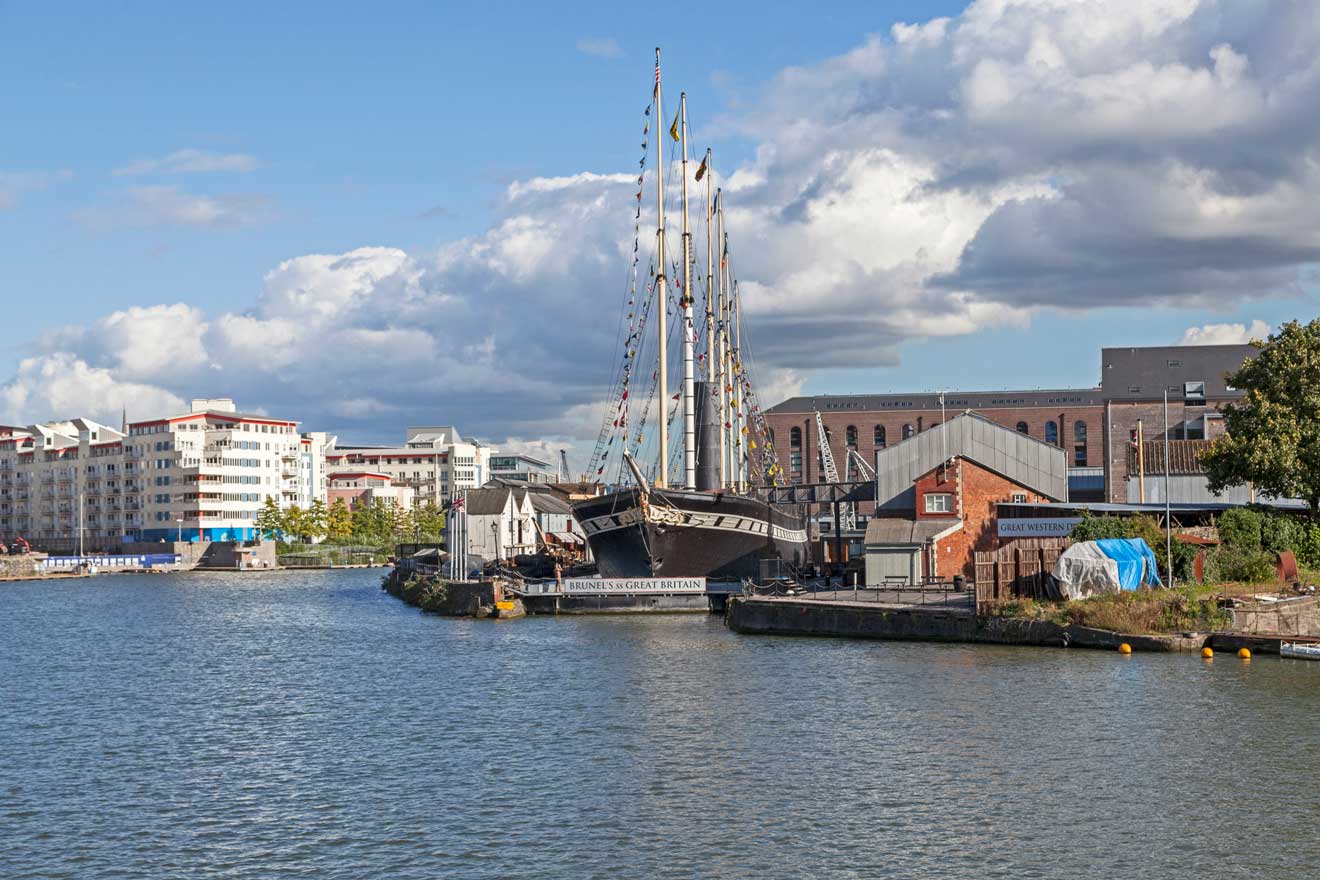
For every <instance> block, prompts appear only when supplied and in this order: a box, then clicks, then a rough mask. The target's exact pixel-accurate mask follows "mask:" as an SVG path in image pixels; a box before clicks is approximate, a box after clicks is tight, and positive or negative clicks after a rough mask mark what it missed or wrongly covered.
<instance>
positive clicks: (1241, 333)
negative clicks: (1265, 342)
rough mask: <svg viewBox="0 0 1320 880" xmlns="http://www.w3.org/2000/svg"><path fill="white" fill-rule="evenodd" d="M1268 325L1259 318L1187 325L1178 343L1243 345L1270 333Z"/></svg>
mask: <svg viewBox="0 0 1320 880" xmlns="http://www.w3.org/2000/svg"><path fill="white" fill-rule="evenodd" d="M1270 332H1271V330H1270V325H1269V324H1267V323H1265V322H1264V321H1261V320H1259V319H1257V320H1255V321H1252V322H1251V324H1250V325H1247V324H1203V325H1201V326H1200V327H1188V328H1187V330H1186V331H1185V332H1184V333H1183V335H1182V339H1180V340H1178V344H1179V345H1243V344H1245V343H1248V342H1253V341H1256V340H1261V339H1264V338H1265V337H1267V336H1269V335H1270Z"/></svg>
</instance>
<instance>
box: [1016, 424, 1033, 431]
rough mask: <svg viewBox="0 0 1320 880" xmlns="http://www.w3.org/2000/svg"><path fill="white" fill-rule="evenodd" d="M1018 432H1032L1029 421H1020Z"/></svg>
mask: <svg viewBox="0 0 1320 880" xmlns="http://www.w3.org/2000/svg"><path fill="white" fill-rule="evenodd" d="M1017 432H1018V433H1019V434H1030V433H1031V429H1030V428H1028V427H1027V423H1026V422H1018V423H1017Z"/></svg>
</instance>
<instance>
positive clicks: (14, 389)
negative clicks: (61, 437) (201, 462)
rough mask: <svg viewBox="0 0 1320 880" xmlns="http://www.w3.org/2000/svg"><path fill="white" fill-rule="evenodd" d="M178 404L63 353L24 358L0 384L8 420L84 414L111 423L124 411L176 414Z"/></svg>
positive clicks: (0, 412) (0, 410) (0, 415)
mask: <svg viewBox="0 0 1320 880" xmlns="http://www.w3.org/2000/svg"><path fill="white" fill-rule="evenodd" d="M183 405H184V404H183V401H182V400H181V399H180V398H179V397H177V396H175V395H174V394H171V393H170V392H168V391H166V390H164V389H163V388H159V387H157V386H154V385H148V384H141V383H136V382H125V381H122V380H120V379H119V378H117V377H116V376H115V374H114V373H113V372H112V371H111V370H107V369H102V368H96V367H92V366H89V365H88V364H87V363H86V362H84V361H82V360H81V359H79V358H78V357H76V356H75V355H72V354H70V353H68V352H56V353H54V354H49V355H41V356H38V357H31V358H25V359H24V360H22V361H20V362H19V365H18V371H17V373H16V374H15V375H14V377H13V378H12V379H10V380H9V381H8V382H6V383H5V384H3V385H0V419H2V420H3V421H5V422H7V423H9V424H30V423H32V422H41V421H47V420H50V419H58V418H70V417H73V416H87V417H88V418H92V419H95V420H97V421H101V422H105V423H106V424H110V425H115V426H117V425H118V424H119V419H120V417H121V415H122V414H123V411H124V410H125V409H127V410H128V413H129V418H135V417H141V416H154V415H161V414H164V413H176V412H181V411H182V407H183Z"/></svg>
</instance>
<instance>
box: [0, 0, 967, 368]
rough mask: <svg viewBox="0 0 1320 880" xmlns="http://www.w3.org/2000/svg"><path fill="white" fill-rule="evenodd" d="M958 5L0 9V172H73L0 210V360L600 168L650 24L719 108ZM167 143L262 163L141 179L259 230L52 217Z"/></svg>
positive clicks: (439, 228) (678, 72)
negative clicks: (4, 303) (298, 260)
mask: <svg viewBox="0 0 1320 880" xmlns="http://www.w3.org/2000/svg"><path fill="white" fill-rule="evenodd" d="M956 6H957V5H956V4H952V3H936V4H914V3H897V4H869V3H866V4H864V3H858V4H838V6H837V8H835V9H833V10H832V11H831V12H830V13H828V14H825V15H821V14H819V12H818V11H816V10H813V9H811V8H809V7H805V6H803V5H802V4H797V3H770V4H762V3H756V4H714V5H713V6H712V8H711V10H710V22H709V27H705V28H702V27H697V26H696V22H695V21H692V22H691V25H692V26H691V27H689V28H686V29H683V30H680V29H679V28H677V27H671V28H670V29H669V31H668V32H648V31H647V29H646V28H645V26H644V25H645V19H646V16H645V15H642V14H640V12H639V14H638V15H636V16H634V19H635V20H634V21H633V22H632V27H631V32H630V33H624V32H621V31H617V30H613V29H611V28H609V27H598V26H597V25H598V24H600V25H604V24H605V23H607V22H609V23H612V22H616V21H618V20H619V19H620V15H619V8H618V6H617V4H612V3H594V4H574V5H573V6H572V7H571V8H566V7H562V6H558V5H555V4H538V3H513V4H509V3H475V4H474V3H390V4H380V5H378V4H362V3H326V4H322V3H317V4H304V3H289V4H265V3H262V4H255V3H236V4H191V3H186V4H164V3H159V4H148V3H139V4H114V5H110V4H95V3H70V4H58V5H57V4H0V46H2V47H3V52H0V77H2V78H3V83H4V85H3V86H0V89H2V90H3V91H2V92H0V95H2V97H0V106H2V107H3V113H4V117H5V119H6V126H5V127H6V129H7V130H8V131H9V132H10V136H9V137H7V138H6V139H5V141H6V142H5V144H4V145H3V147H2V148H0V149H2V150H3V152H0V156H3V165H2V167H0V170H3V171H7V172H15V171H17V172H27V173H38V174H39V173H55V172H60V171H71V172H72V174H73V177H72V178H71V179H69V180H67V181H62V182H59V183H52V184H51V185H49V187H48V188H47V189H45V190H43V191H41V192H40V193H34V194H31V195H25V196H24V197H23V203H24V204H23V210H22V211H21V212H19V211H9V212H4V213H0V263H3V266H0V284H2V285H3V288H4V289H5V290H7V291H11V292H13V293H14V294H16V297H15V298H16V299H17V300H18V302H17V303H16V306H17V307H16V308H15V309H14V310H13V312H12V313H11V314H10V316H9V318H10V320H9V321H8V322H6V325H5V327H4V329H3V330H0V334H3V335H2V336H0V341H3V343H4V345H5V348H6V351H7V353H8V355H9V358H10V359H11V360H12V359H13V358H14V357H15V356H16V355H17V354H18V352H19V351H20V350H21V347H22V345H23V344H24V343H25V342H26V341H28V340H29V339H30V338H31V337H32V336H34V335H35V334H37V333H40V332H41V330H42V329H44V328H48V327H50V326H52V325H54V324H59V323H63V322H66V321H68V320H70V319H71V318H74V317H76V313H77V311H79V310H84V309H86V310H90V311H92V312H99V311H102V310H107V309H111V308H121V307H124V306H129V305H134V304H142V303H151V302H158V301H173V300H175V299H183V300H185V301H189V302H196V303H200V304H207V303H223V304H226V305H227V306H229V307H236V306H241V305H243V304H245V303H248V302H250V301H251V300H253V299H254V298H255V296H256V294H257V292H258V290H259V285H260V278H261V275H262V274H264V273H265V272H266V271H268V270H269V269H270V268H271V267H273V266H274V265H275V264H277V263H278V262H279V261H281V260H284V259H287V258H289V257H292V256H296V255H299V254H304V253H321V252H339V251H344V250H348V249H350V248H354V247H358V246H361V245H367V244H380V245H390V246H395V247H402V248H405V249H411V248H418V247H426V246H431V245H434V244H436V243H439V242H442V241H445V240H448V239H451V238H455V237H458V236H461V235H464V234H468V233H471V232H475V231H478V230H480V229H481V228H482V227H484V226H485V225H486V224H487V223H488V222H489V220H490V216H491V206H492V202H493V201H494V200H495V199H496V198H497V197H498V196H499V194H500V193H501V192H502V191H503V189H504V188H505V187H506V186H507V185H508V184H509V183H510V182H511V181H513V180H516V179H521V178H527V177H536V176H540V175H547V176H552V175H558V174H567V173H573V172H576V171H578V170H581V169H590V170H598V171H613V170H618V169H620V168H622V167H624V166H626V165H628V164H629V161H630V160H631V158H632V154H633V152H634V150H633V149H632V146H633V145H632V140H633V137H632V127H633V126H632V123H633V118H634V116H636V114H637V111H638V109H639V108H640V107H641V106H643V105H644V104H645V101H646V88H647V78H648V76H649V68H650V64H651V54H652V50H653V47H654V46H655V45H656V44H657V39H658V38H659V39H663V40H665V41H666V42H668V43H669V44H670V50H669V51H667V52H666V55H665V62H664V68H665V76H666V81H667V82H671V83H674V84H679V83H685V82H690V83H692V85H693V87H694V89H700V90H701V91H702V93H703V100H704V101H705V103H706V107H707V108H709V107H710V105H711V102H712V101H715V102H718V103H717V105H716V106H718V107H722V106H723V105H724V104H725V103H726V102H729V101H737V100H738V96H739V91H740V89H749V90H750V89H755V88H756V87H757V86H758V85H759V84H760V83H761V82H762V81H763V80H765V79H766V78H768V77H770V76H772V75H773V74H774V73H775V72H776V71H778V70H779V69H781V68H782V67H785V66H787V65H790V64H801V63H808V62H811V61H815V60H817V59H820V58H824V57H827V56H829V55H831V54H834V53H836V52H839V51H842V50H844V49H846V48H848V47H849V46H851V45H853V44H854V43H855V42H856V41H857V39H858V37H859V35H860V34H862V33H864V32H866V31H867V30H874V29H876V28H884V27H887V26H888V24H889V23H890V22H891V21H892V20H895V19H902V18H904V17H906V16H911V15H919V14H921V11H922V10H924V11H925V12H926V13H929V12H931V11H932V10H936V11H938V10H939V9H941V8H945V9H949V10H952V9H955V8H956ZM675 24H677V22H675ZM680 35H681V41H680ZM579 40H595V41H604V40H608V41H613V42H614V43H615V44H616V45H617V46H618V49H619V54H618V55H617V56H615V57H606V58H602V57H598V56H594V55H589V54H586V53H584V52H582V51H579V50H578V49H577V48H576V46H577V43H578V41H579ZM717 83H718V84H719V85H718V86H717V85H716V84H717ZM705 115H706V116H707V117H709V116H710V115H712V111H711V110H710V109H707V110H706V111H705ZM698 119H700V117H699V116H697V114H696V102H694V129H695V128H696V125H695V123H696V121H697V120H698ZM729 146H730V147H731V148H732V149H733V150H735V151H738V152H739V153H741V152H742V151H744V150H745V149H746V145H745V144H742V143H739V142H738V141H737V140H736V139H734V140H733V141H732V142H731V143H730V144H729ZM188 148H193V149H202V150H207V151H210V152H215V153H226V154H228V153H242V154H245V155H251V156H253V157H255V158H256V159H257V161H258V162H259V167H258V168H257V170H255V171H252V172H250V173H245V174H242V175H228V176H227V177H228V179H223V180H214V179H213V178H214V177H215V175H211V174H205V175H186V174H184V175H177V176H175V175H169V176H154V177H152V178H151V179H152V182H157V181H159V180H166V182H168V183H171V184H179V185H183V186H187V185H189V184H195V183H196V182H198V181H199V179H206V180H205V182H206V184H207V188H208V189H223V190H232V191H236V192H251V193H259V194H261V195H262V196H264V197H266V198H268V199H269V200H270V205H269V212H270V215H271V218H272V219H271V220H270V222H267V223H262V224H260V225H256V226H253V227H250V228H244V229H237V230H223V231H221V232H220V233H218V234H217V233H214V232H210V231H206V232H199V231H197V230H195V229H187V228H185V229H173V228H149V229H138V228H135V229H127V230H102V229H91V230H89V229H87V228H85V227H84V226H82V225H80V224H78V223H77V222H74V221H72V219H71V218H72V217H73V216H74V215H75V214H77V213H78V212H79V211H82V210H85V209H87V208H88V207H89V206H95V205H97V204H98V203H99V202H104V201H106V200H108V199H112V198H113V194H114V193H115V191H116V190H117V189H120V188H122V187H123V186H124V185H125V184H127V183H134V182H138V181H134V180H126V179H124V178H122V177H118V178H117V177H115V176H114V175H113V171H114V170H115V169H116V168H121V167H123V166H125V165H127V164H129V163H130V162H131V161H133V160H134V159H138V158H142V157H154V156H161V155H166V154H169V153H172V152H174V151H176V150H179V149H188ZM621 219H622V220H623V222H624V223H625V224H626V221H627V218H626V217H623V218H621ZM20 291H21V292H23V293H22V294H19V292H20ZM53 301H54V302H59V303H61V306H60V307H59V308H58V309H53V308H51V306H50V303H51V302H53Z"/></svg>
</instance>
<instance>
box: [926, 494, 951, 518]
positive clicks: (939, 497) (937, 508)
mask: <svg viewBox="0 0 1320 880" xmlns="http://www.w3.org/2000/svg"><path fill="white" fill-rule="evenodd" d="M926 512H927V513H953V495H951V494H950V493H948V492H930V493H928V494H927V495H926Z"/></svg>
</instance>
